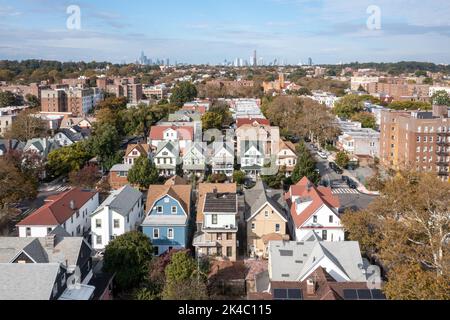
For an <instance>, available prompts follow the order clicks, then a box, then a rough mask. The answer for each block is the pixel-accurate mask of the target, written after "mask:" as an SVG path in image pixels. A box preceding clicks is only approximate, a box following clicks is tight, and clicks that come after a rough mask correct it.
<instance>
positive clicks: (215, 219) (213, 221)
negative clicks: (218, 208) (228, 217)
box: [212, 214, 217, 224]
mask: <svg viewBox="0 0 450 320" xmlns="http://www.w3.org/2000/svg"><path fill="white" fill-rule="evenodd" d="M212 224H217V214H213V215H212Z"/></svg>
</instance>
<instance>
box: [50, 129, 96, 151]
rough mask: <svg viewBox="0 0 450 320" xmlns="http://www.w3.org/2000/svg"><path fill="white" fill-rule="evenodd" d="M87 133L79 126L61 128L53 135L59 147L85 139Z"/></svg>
mask: <svg viewBox="0 0 450 320" xmlns="http://www.w3.org/2000/svg"><path fill="white" fill-rule="evenodd" d="M87 137H88V135H87V134H86V132H84V131H83V130H82V129H81V128H80V127H78V126H74V127H72V128H62V129H59V130H58V133H57V134H55V136H54V137H53V138H54V139H55V141H56V142H58V144H59V145H60V146H61V147H66V146H71V145H73V144H74V143H77V142H80V141H82V140H84V139H87Z"/></svg>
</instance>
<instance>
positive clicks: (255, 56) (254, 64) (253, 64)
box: [252, 50, 258, 67]
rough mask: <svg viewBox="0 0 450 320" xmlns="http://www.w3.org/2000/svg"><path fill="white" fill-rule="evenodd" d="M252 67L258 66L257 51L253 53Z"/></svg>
mask: <svg viewBox="0 0 450 320" xmlns="http://www.w3.org/2000/svg"><path fill="white" fill-rule="evenodd" d="M252 66H254V67H256V66H258V57H257V54H256V50H255V51H253V60H252Z"/></svg>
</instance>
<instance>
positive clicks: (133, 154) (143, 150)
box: [123, 143, 151, 165]
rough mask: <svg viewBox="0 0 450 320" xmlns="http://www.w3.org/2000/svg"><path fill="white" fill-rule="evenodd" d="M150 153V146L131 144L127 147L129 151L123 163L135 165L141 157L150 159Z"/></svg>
mask: <svg viewBox="0 0 450 320" xmlns="http://www.w3.org/2000/svg"><path fill="white" fill-rule="evenodd" d="M150 152H151V150H150V145H148V144H140V143H139V144H129V145H128V146H127V150H126V151H125V156H124V158H123V163H124V164H128V165H134V162H135V161H136V160H137V159H138V158H140V157H141V156H144V157H146V158H149V156H150Z"/></svg>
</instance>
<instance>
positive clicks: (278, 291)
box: [273, 289, 287, 300]
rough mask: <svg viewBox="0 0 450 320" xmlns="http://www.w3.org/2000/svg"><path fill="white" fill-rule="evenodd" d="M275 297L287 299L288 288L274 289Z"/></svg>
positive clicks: (276, 298)
mask: <svg viewBox="0 0 450 320" xmlns="http://www.w3.org/2000/svg"><path fill="white" fill-rule="evenodd" d="M273 298H274V299H275V300H286V299H287V290H286V289H273Z"/></svg>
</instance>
